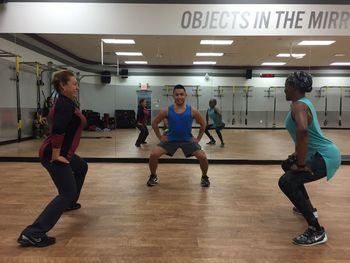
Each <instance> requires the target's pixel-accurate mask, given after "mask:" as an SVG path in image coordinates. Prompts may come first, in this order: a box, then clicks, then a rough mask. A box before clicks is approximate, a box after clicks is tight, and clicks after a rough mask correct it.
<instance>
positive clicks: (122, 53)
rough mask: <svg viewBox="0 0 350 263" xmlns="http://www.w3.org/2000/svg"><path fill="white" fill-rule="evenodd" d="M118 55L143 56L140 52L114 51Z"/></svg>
mask: <svg viewBox="0 0 350 263" xmlns="http://www.w3.org/2000/svg"><path fill="white" fill-rule="evenodd" d="M115 54H116V55H118V56H143V54H142V52H115Z"/></svg>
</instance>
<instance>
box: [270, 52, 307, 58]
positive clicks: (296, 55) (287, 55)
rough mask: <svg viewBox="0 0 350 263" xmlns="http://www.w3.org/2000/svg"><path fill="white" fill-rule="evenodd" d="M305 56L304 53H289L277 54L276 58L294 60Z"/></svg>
mask: <svg viewBox="0 0 350 263" xmlns="http://www.w3.org/2000/svg"><path fill="white" fill-rule="evenodd" d="M305 55H306V54H305V53H291V54H288V53H280V54H278V55H277V56H276V57H279V58H290V57H291V58H295V59H301V58H303V57H304V56H305Z"/></svg>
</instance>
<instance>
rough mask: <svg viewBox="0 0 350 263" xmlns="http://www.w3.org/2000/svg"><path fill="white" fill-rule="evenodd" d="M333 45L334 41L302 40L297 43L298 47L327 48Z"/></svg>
mask: <svg viewBox="0 0 350 263" xmlns="http://www.w3.org/2000/svg"><path fill="white" fill-rule="evenodd" d="M333 43H335V41H334V40H304V41H301V42H299V43H298V45H299V46H328V45H331V44H333Z"/></svg>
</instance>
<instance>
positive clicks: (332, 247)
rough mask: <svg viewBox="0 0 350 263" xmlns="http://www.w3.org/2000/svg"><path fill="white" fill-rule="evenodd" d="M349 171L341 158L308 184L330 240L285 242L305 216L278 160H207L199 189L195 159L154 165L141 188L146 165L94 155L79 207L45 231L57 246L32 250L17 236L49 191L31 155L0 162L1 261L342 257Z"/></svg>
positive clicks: (265, 262) (210, 262)
mask: <svg viewBox="0 0 350 263" xmlns="http://www.w3.org/2000/svg"><path fill="white" fill-rule="evenodd" d="M349 174H350V167H349V166H344V167H341V169H340V170H339V171H338V172H337V175H336V176H335V178H334V179H333V180H332V181H330V182H326V181H325V180H321V181H318V182H315V183H311V184H310V185H309V186H308V190H309V193H310V196H311V198H312V200H313V203H314V205H315V206H316V207H317V208H318V211H319V215H320V223H321V224H322V225H324V226H325V228H326V231H327V234H328V237H329V241H328V242H327V243H326V244H323V245H319V246H315V247H311V248H303V247H298V246H295V245H293V244H292V243H291V239H292V238H293V237H294V236H296V235H297V234H300V233H301V232H303V231H304V229H305V228H306V224H305V222H304V220H303V219H302V218H301V217H300V216H297V215H294V214H293V213H292V212H291V204H290V203H289V201H288V200H287V199H286V197H285V196H284V195H283V194H282V193H281V192H280V190H279V189H278V186H277V182H278V178H279V176H280V175H281V169H280V168H279V167H278V166H257V165H256V166H232V165H211V166H210V169H209V174H208V175H209V176H210V179H211V182H212V186H211V187H210V188H207V189H202V188H201V187H200V186H199V180H200V171H199V167H198V165H192V164H186V165H183V164H161V165H160V167H159V173H158V175H159V178H160V183H159V185H158V186H156V187H154V188H148V187H146V186H145V182H146V180H147V177H148V167H147V165H146V164H101V163H93V164H90V166H89V172H88V176H87V180H86V183H85V186H84V188H83V191H82V195H81V200H80V202H81V203H82V209H80V210H77V211H73V212H70V213H66V214H65V215H63V217H62V218H61V219H60V221H59V222H58V224H57V225H56V227H55V228H54V229H53V230H52V231H51V232H50V233H49V234H50V235H52V236H55V237H56V238H57V244H55V245H54V246H51V247H47V248H42V249H38V248H22V247H19V246H17V244H16V238H17V236H18V234H19V233H20V231H21V230H22V229H23V228H24V227H25V226H26V225H27V224H29V223H31V222H32V221H33V220H34V219H35V218H36V216H37V215H38V214H39V212H40V211H41V210H42V209H43V207H44V205H45V204H46V203H47V202H48V201H49V200H50V199H51V198H52V197H53V196H54V195H55V194H56V190H55V188H54V186H53V184H52V182H51V180H50V178H49V176H48V175H47V174H46V172H45V170H44V169H43V168H42V167H41V166H40V165H39V164H37V163H0V178H1V179H0V180H1V184H0V213H1V214H0V229H1V239H0V262H59V263H62V262H67V263H68V262H69V263H71V262H101V263H119V262H123V263H125V262H132V263H135V262H136V263H138V262H140V263H148V262H156V263H158V262H174V263H187V262H189V263H199V262H205V263H224V262H225V263H226V262H238V263H255V262H262V263H271V262H276V263H277V262H292V263H313V262H315V263H316V262H317V263H322V262H331V263H348V262H350V227H349V220H350V206H349V204H350V188H349V185H350V177H349Z"/></svg>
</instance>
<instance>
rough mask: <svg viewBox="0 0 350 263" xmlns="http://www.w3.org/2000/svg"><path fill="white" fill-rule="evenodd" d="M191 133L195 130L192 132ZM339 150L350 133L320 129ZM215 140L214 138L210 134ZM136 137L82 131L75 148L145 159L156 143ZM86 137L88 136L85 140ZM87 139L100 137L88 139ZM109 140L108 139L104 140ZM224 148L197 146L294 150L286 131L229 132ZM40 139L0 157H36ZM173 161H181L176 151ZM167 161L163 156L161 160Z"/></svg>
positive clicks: (229, 153) (216, 153) (224, 151)
mask: <svg viewBox="0 0 350 263" xmlns="http://www.w3.org/2000/svg"><path fill="white" fill-rule="evenodd" d="M193 132H194V134H196V132H198V130H196V129H194V130H193ZM324 133H325V135H326V136H327V137H328V138H329V139H331V140H332V141H333V142H334V143H335V144H336V145H337V146H338V147H339V148H340V150H341V153H342V154H343V155H350V144H349V143H347V142H348V140H349V138H350V130H324ZM212 135H213V136H214V137H215V139H216V140H217V141H219V139H218V138H217V135H216V133H215V131H214V132H212ZM137 136H138V130H136V129H119V130H114V131H110V132H84V134H83V137H84V138H83V139H82V140H81V143H80V145H79V148H78V154H79V155H81V156H83V157H100V158H148V157H149V153H150V151H151V149H152V148H153V147H155V146H156V145H157V144H158V143H159V141H158V139H157V138H156V137H155V135H154V133H153V132H152V131H151V130H150V136H149V138H148V139H147V141H148V144H146V145H142V147H141V148H137V147H135V141H136V138H137ZM86 137H90V138H89V139H87V138H86ZM91 137H100V138H99V139H92V138H91ZM105 137H111V138H105ZM223 137H224V140H225V147H224V148H220V147H219V142H218V143H217V145H206V143H207V142H208V141H209V140H208V138H207V136H206V135H204V136H203V139H202V140H201V142H200V144H201V146H202V148H203V149H204V151H205V152H206V153H207V155H208V158H210V159H248V160H282V159H284V158H285V157H286V156H287V155H288V154H290V153H292V152H293V151H294V146H293V143H292V140H291V138H290V137H289V135H288V133H287V131H286V130H233V129H225V130H224V131H223ZM41 142H42V140H40V139H37V140H30V141H23V142H21V143H12V144H8V145H1V146H0V157H9V156H10V157H28V156H29V157H36V156H38V148H39V146H40V144H41ZM174 157H176V158H184V156H183V153H182V152H181V150H179V151H178V152H177V153H176V154H175V156H174ZM165 158H167V157H165Z"/></svg>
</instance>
